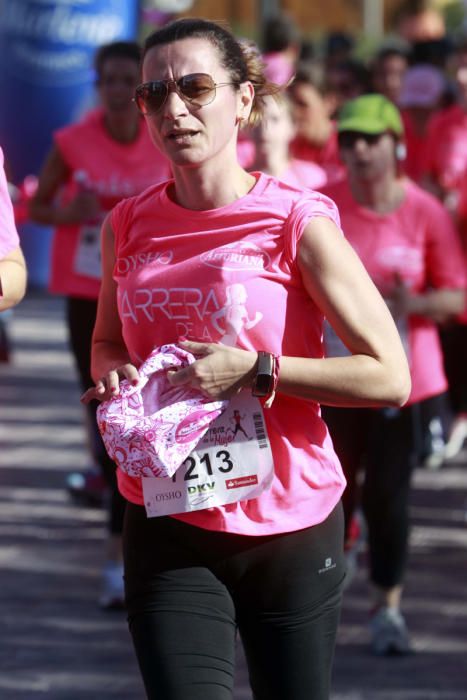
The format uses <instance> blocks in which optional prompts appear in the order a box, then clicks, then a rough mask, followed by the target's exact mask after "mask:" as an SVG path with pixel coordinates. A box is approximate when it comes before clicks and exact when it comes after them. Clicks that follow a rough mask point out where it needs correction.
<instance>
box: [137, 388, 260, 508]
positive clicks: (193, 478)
mask: <svg viewBox="0 0 467 700" xmlns="http://www.w3.org/2000/svg"><path fill="white" fill-rule="evenodd" d="M273 472H274V469H273V460H272V453H271V447H270V444H269V439H268V435H267V431H266V425H265V421H264V415H263V410H262V407H261V404H260V403H259V401H258V399H256V398H254V397H252V396H251V394H250V393H249V392H247V391H245V392H241V393H240V394H238V395H237V396H235V397H234V398H233V399H231V401H230V402H229V405H228V407H227V409H226V410H225V412H224V413H223V414H222V415H221V416H219V417H218V418H217V419H216V420H215V421H214V422H213V423H211V426H210V427H209V429H208V431H207V433H206V434H205V435H204V437H203V438H202V439H201V440H200V441H199V443H198V445H197V447H196V450H193V452H191V454H190V455H189V456H188V457H187V459H186V460H185V461H184V462H183V464H182V465H181V466H180V467H179V468H178V469H177V471H176V472H175V474H174V475H173V477H172V478H171V479H170V478H156V477H143V479H142V485H143V495H144V503H145V507H146V512H147V514H148V517H156V516H160V515H171V514H174V513H186V512H190V511H194V510H201V509H203V508H213V507H214V506H220V505H225V504H226V503H234V502H236V501H243V500H249V499H251V498H256V497H257V496H259V495H260V494H261V493H262V492H263V491H264V490H265V489H267V488H269V487H270V485H271V483H272V477H273Z"/></svg>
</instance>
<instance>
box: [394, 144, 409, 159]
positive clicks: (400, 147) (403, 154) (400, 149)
mask: <svg viewBox="0 0 467 700" xmlns="http://www.w3.org/2000/svg"><path fill="white" fill-rule="evenodd" d="M396 158H397V160H405V159H406V158H407V148H406V145H405V143H398V144H397V145H396Z"/></svg>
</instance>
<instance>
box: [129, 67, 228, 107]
mask: <svg viewBox="0 0 467 700" xmlns="http://www.w3.org/2000/svg"><path fill="white" fill-rule="evenodd" d="M224 85H237V83H215V82H214V80H213V79H212V77H211V76H210V75H208V74H207V73H190V74H189V75H183V76H182V77H181V78H179V79H178V80H152V81H151V82H150V83H142V84H141V85H138V87H137V88H136V91H135V96H134V98H133V101H134V102H135V103H136V106H137V107H138V109H139V111H140V112H141V114H144V115H148V114H156V112H158V111H159V110H160V109H162V107H163V106H164V104H165V101H166V100H167V97H168V96H169V92H170V91H171V89H173V90H175V92H176V93H177V94H178V95H179V96H180V97H181V98H182V100H186V101H187V102H189V103H190V104H192V105H195V106H196V107H204V106H205V105H208V104H210V103H211V102H212V101H213V100H214V99H215V97H216V88H218V87H224Z"/></svg>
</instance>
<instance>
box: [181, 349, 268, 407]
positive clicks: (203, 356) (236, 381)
mask: <svg viewBox="0 0 467 700" xmlns="http://www.w3.org/2000/svg"><path fill="white" fill-rule="evenodd" d="M178 345H179V346H180V347H181V348H182V349H183V350H186V351H187V352H191V353H192V354H193V355H195V356H196V358H197V359H196V362H193V363H192V364H191V365H188V367H183V368H182V369H177V370H169V372H167V378H168V380H169V381H170V383H171V384H172V385H173V386H183V385H185V384H187V385H189V386H191V387H193V388H194V389H198V390H199V391H201V392H202V393H203V394H204V395H205V396H208V397H209V398H210V399H228V398H230V397H231V396H233V395H234V394H237V393H238V392H239V391H240V390H241V389H243V388H244V387H248V386H251V385H252V383H253V379H254V376H255V368H256V362H257V358H258V355H257V353H256V352H251V351H249V350H241V349H240V348H233V347H230V346H227V345H220V344H218V343H195V342H192V341H190V340H183V341H179V342H178Z"/></svg>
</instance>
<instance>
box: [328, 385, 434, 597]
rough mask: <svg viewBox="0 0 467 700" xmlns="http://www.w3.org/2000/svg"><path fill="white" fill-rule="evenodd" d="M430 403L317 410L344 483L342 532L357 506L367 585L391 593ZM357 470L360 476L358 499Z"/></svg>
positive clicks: (402, 557)
mask: <svg viewBox="0 0 467 700" xmlns="http://www.w3.org/2000/svg"><path fill="white" fill-rule="evenodd" d="M440 399H441V396H440ZM432 403H436V402H435V401H434V399H427V400H426V401H422V402H420V403H418V404H414V405H411V406H406V407H404V408H402V409H395V408H394V409H392V408H389V409H378V410H376V409H365V408H331V407H329V406H326V407H324V406H323V409H322V414H323V418H324V420H325V422H326V424H327V426H328V428H329V432H330V433H331V437H332V440H333V443H334V448H335V450H336V452H337V455H338V457H339V459H340V461H341V464H342V468H343V470H344V474H345V476H346V479H347V488H346V490H345V491H344V495H343V499H342V500H343V504H344V514H345V524H346V531H347V529H348V526H349V524H350V521H351V518H352V515H353V513H354V510H355V508H356V506H357V504H358V503H359V502H360V501H361V505H362V510H363V513H364V516H365V520H366V523H367V527H368V549H369V565H370V579H371V581H372V582H373V583H375V584H376V585H377V586H380V587H381V588H385V589H389V588H393V587H394V586H396V585H398V584H401V583H402V581H403V578H404V573H405V569H406V566H407V558H408V537H409V497H410V486H411V479H412V473H413V470H414V467H415V466H416V465H417V462H418V458H419V455H420V452H421V450H422V441H423V424H424V422H425V421H426V417H425V414H429V412H430V408H431V406H432ZM361 469H363V470H364V475H365V476H364V481H363V485H362V489H361V494H360V493H359V488H358V479H357V477H358V473H359V471H360V470H361Z"/></svg>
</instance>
